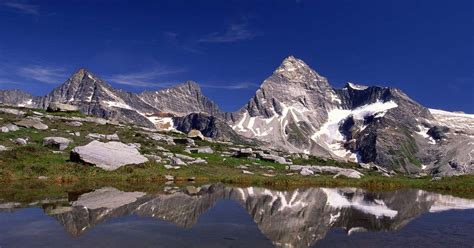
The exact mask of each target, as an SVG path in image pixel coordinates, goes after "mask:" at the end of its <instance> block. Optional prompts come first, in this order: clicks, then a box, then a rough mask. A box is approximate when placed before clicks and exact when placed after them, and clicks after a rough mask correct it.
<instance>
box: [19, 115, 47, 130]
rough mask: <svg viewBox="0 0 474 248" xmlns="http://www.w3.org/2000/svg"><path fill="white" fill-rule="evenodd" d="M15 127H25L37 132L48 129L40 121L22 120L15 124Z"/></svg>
mask: <svg viewBox="0 0 474 248" xmlns="http://www.w3.org/2000/svg"><path fill="white" fill-rule="evenodd" d="M15 125H17V126H20V127H26V128H34V129H38V130H46V129H48V126H47V125H45V124H43V123H42V122H41V121H40V120H38V119H33V118H32V119H23V120H21V121H17V122H15Z"/></svg>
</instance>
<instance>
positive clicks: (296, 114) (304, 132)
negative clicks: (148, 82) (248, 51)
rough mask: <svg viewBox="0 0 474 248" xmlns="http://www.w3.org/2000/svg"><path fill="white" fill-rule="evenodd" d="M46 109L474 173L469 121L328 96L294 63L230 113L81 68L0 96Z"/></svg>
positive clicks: (390, 164)
mask: <svg viewBox="0 0 474 248" xmlns="http://www.w3.org/2000/svg"><path fill="white" fill-rule="evenodd" d="M52 102H60V103H66V104H71V105H75V106H77V107H79V109H80V111H81V112H83V113H85V114H89V115H95V116H98V117H103V118H107V119H111V120H116V121H119V122H124V123H132V124H136V125H140V126H144V127H148V128H157V129H159V130H179V131H182V132H188V131H190V130H191V129H198V130H200V131H201V132H202V133H203V134H204V135H205V136H208V137H211V138H214V139H219V140H227V141H232V142H235V143H244V142H257V143H258V144H260V145H261V146H271V147H273V148H276V149H280V150H282V151H287V152H291V153H305V154H311V155H315V156H320V157H325V158H331V159H336V160H344V161H352V162H358V163H363V164H368V163H374V164H377V165H380V166H383V167H385V168H387V169H391V170H395V171H397V172H401V173H405V174H418V173H421V172H423V173H429V174H433V175H443V176H449V175H460V174H473V173H474V160H473V156H474V115H472V114H464V113H458V112H447V111H442V110H434V109H428V108H426V107H424V106H422V105H420V104H419V103H417V102H416V101H414V100H413V99H411V98H410V97H409V96H407V95H406V94H405V93H403V92H402V91H401V90H400V89H396V88H391V87H380V86H363V85H358V84H354V83H347V84H346V86H345V87H343V88H340V89H336V88H333V87H332V86H331V85H330V84H329V82H328V80H327V79H326V78H325V77H323V76H321V75H320V74H318V73H317V72H316V71H315V70H313V69H311V68H310V67H309V66H308V65H307V64H306V63H304V62H303V61H302V60H300V59H297V58H295V57H293V56H290V57H287V58H285V59H284V60H283V62H282V64H281V65H280V66H279V67H278V68H277V69H276V70H275V71H274V72H273V73H272V75H271V76H269V77H268V78H267V79H265V80H264V81H263V83H262V84H261V86H260V88H259V89H258V90H257V91H256V93H255V95H254V96H253V97H252V98H251V99H250V100H249V101H248V103H247V104H245V105H244V106H243V107H242V108H241V109H239V110H238V111H236V112H231V113H226V112H224V111H222V110H221V109H220V108H219V106H217V104H215V103H214V102H213V101H212V100H211V99H209V98H208V97H206V96H205V95H204V94H203V93H202V91H201V89H200V87H199V85H198V84H197V83H195V82H192V81H188V82H185V83H183V84H179V85H176V86H175V87H172V88H168V89H160V90H157V91H145V92H142V93H139V94H135V93H130V92H125V91H123V90H120V89H115V88H113V87H112V86H111V85H110V84H108V83H107V82H105V81H103V80H101V79H100V78H99V77H97V76H95V75H94V74H92V73H91V72H89V71H87V70H85V69H80V70H78V71H77V72H76V73H74V74H73V75H72V76H71V77H70V78H69V79H68V80H67V81H66V82H64V83H63V84H62V85H60V86H58V87H57V88H55V89H54V90H52V91H51V92H50V93H49V94H47V95H45V96H33V95H31V94H29V93H26V92H23V91H20V90H0V103H1V104H4V105H12V106H19V107H29V108H42V109H46V108H47V107H48V106H49V104H50V103H52Z"/></svg>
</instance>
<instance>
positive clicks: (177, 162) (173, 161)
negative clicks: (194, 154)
mask: <svg viewBox="0 0 474 248" xmlns="http://www.w3.org/2000/svg"><path fill="white" fill-rule="evenodd" d="M171 165H174V166H182V165H186V163H185V162H183V160H181V159H179V158H177V157H172V158H171Z"/></svg>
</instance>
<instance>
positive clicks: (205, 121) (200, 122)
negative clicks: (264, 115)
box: [173, 113, 250, 143]
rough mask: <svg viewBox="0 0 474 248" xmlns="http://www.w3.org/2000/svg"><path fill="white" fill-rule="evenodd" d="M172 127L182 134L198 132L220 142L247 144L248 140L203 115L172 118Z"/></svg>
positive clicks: (215, 119)
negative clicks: (192, 131)
mask: <svg viewBox="0 0 474 248" xmlns="http://www.w3.org/2000/svg"><path fill="white" fill-rule="evenodd" d="M173 123H174V126H175V128H176V129H177V130H179V131H181V132H183V133H189V132H190V131H191V130H193V129H194V130H199V131H200V132H201V133H202V134H203V135H204V136H206V137H209V138H212V139H215V140H222V141H232V142H235V143H248V142H250V141H249V140H247V139H245V138H243V137H242V136H240V135H239V134H237V133H236V132H235V131H234V130H232V128H230V127H229V126H228V125H227V123H225V122H224V121H222V120H220V119H218V118H216V117H214V116H209V115H207V114H203V113H192V114H189V115H186V116H184V117H175V118H173Z"/></svg>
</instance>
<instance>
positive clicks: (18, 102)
mask: <svg viewBox="0 0 474 248" xmlns="http://www.w3.org/2000/svg"><path fill="white" fill-rule="evenodd" d="M38 101H39V97H35V96H32V95H30V94H28V93H26V92H23V91H21V90H0V104H3V105H9V106H17V107H33V106H35V105H36V103H37V102H38Z"/></svg>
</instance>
